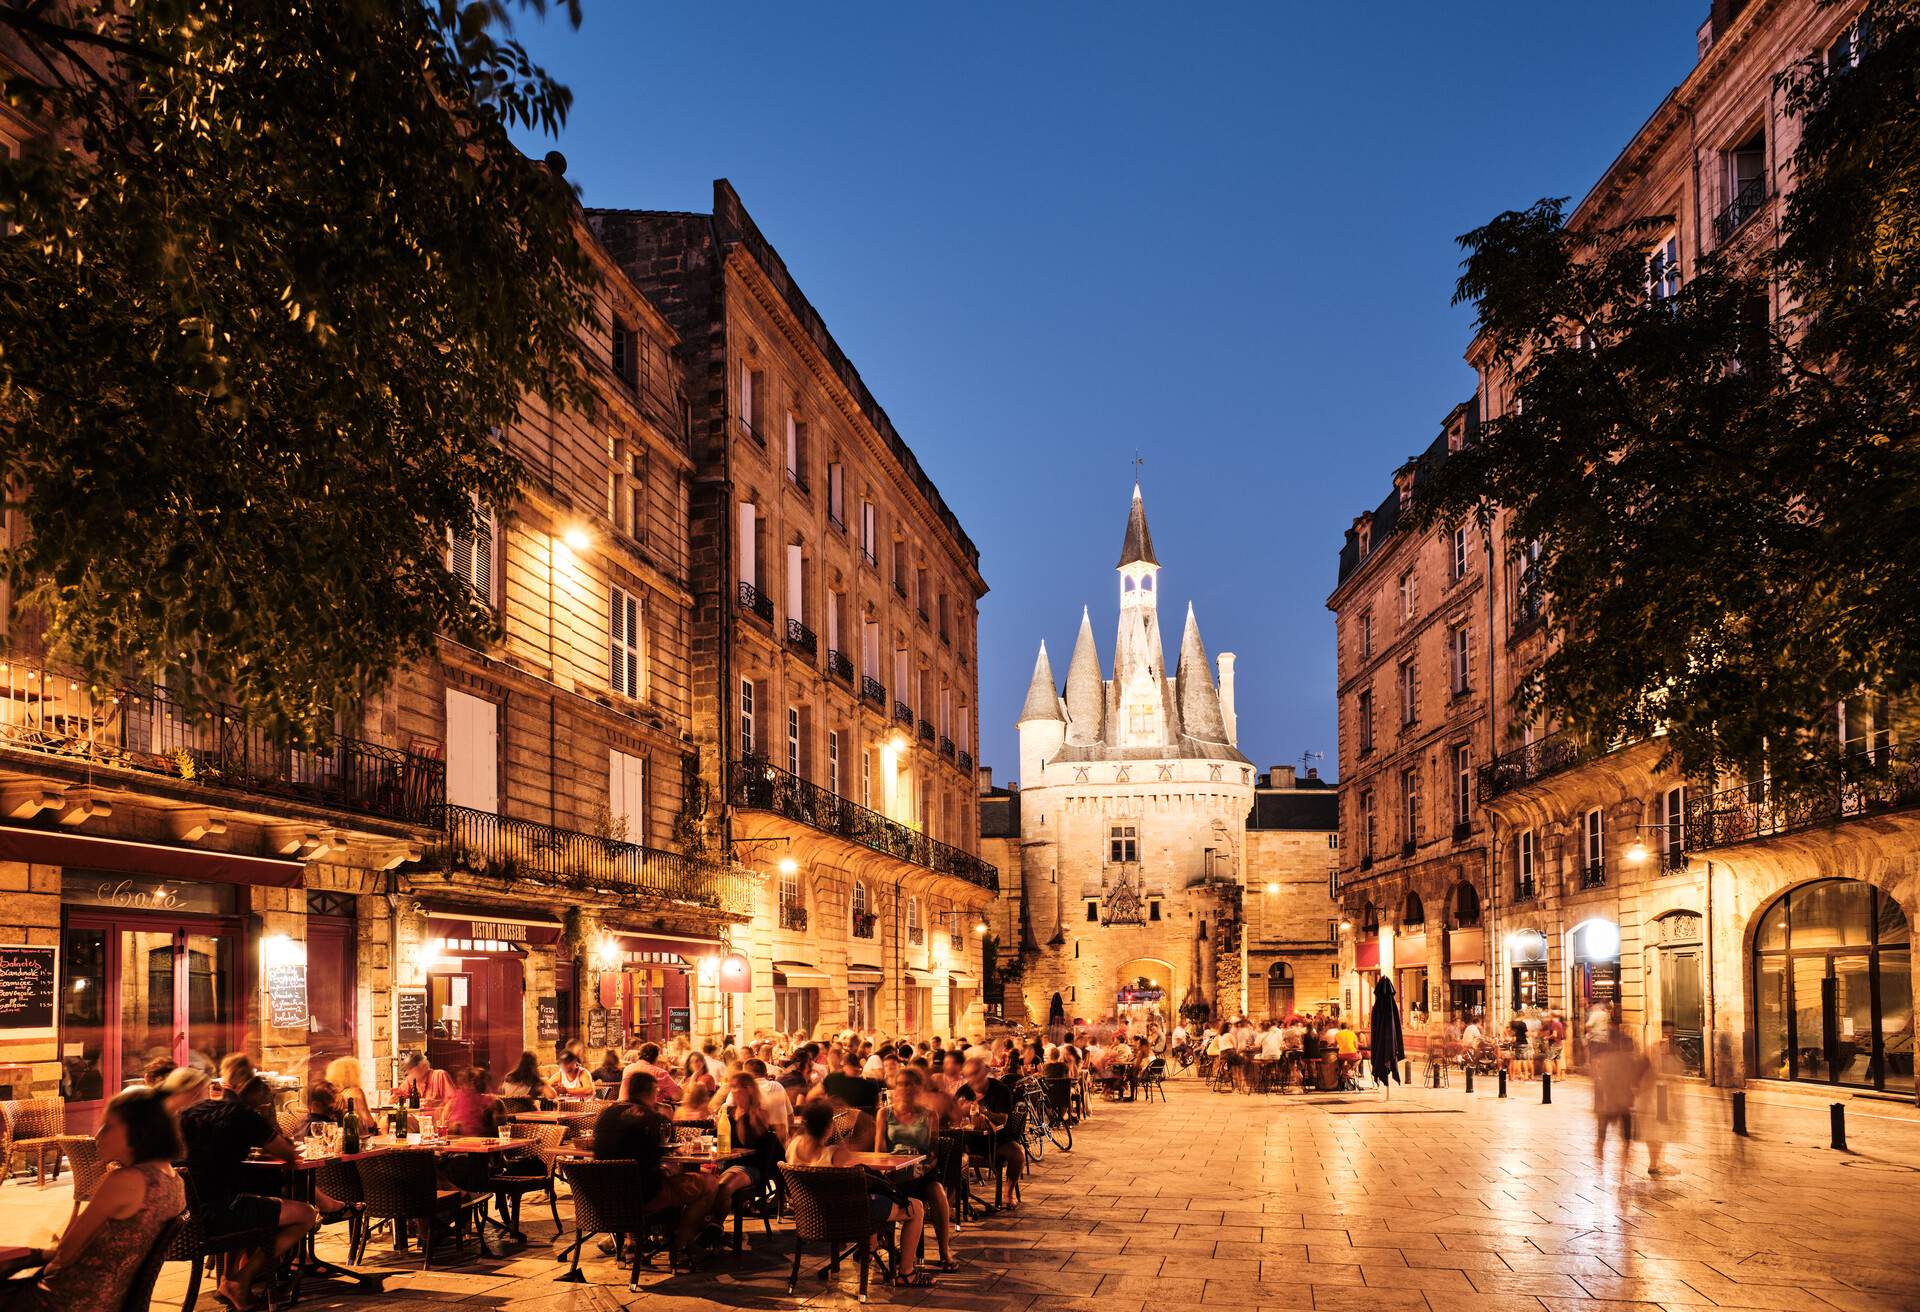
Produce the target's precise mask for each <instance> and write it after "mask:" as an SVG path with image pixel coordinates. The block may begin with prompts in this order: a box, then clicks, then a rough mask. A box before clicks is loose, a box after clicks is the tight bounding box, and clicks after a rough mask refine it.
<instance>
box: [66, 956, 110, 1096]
mask: <svg viewBox="0 0 1920 1312" xmlns="http://www.w3.org/2000/svg"><path fill="white" fill-rule="evenodd" d="M62 941H63V947H62V950H61V954H60V964H61V965H62V967H64V969H65V975H64V980H63V986H62V991H61V998H60V1036H61V1042H62V1043H63V1044H64V1045H65V1048H64V1051H65V1053H66V1059H65V1060H64V1061H63V1062H62V1063H61V1070H60V1096H61V1097H62V1098H65V1099H66V1100H67V1101H68V1102H93V1101H94V1100H96V1099H99V1098H103V1097H105V1096H106V1085H105V1080H106V1072H105V1070H104V1063H105V1061H106V1052H105V1046H106V1041H107V931H106V930H104V929H94V928H86V929H69V930H68V931H67V932H66V934H65V935H64V937H63V940H62Z"/></svg>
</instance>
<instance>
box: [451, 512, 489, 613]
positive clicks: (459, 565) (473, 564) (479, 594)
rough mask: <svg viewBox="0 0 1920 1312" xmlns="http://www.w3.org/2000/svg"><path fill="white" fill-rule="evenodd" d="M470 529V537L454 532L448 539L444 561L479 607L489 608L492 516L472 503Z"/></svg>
mask: <svg viewBox="0 0 1920 1312" xmlns="http://www.w3.org/2000/svg"><path fill="white" fill-rule="evenodd" d="M473 510H474V520H475V522H474V526H473V532H472V533H470V534H469V533H463V532H461V531H460V530H459V529H457V528H456V529H454V530H453V534H452V537H451V538H450V539H449V540H450V541H451V543H452V545H453V551H452V555H451V557H450V559H449V561H448V564H449V566H450V567H451V568H452V570H453V572H454V573H455V574H456V575H458V576H459V577H460V579H461V580H462V581H463V582H465V583H466V585H467V586H468V587H469V588H471V589H472V590H473V595H474V597H475V598H477V599H478V600H479V601H480V603H481V604H482V605H485V606H491V605H493V528H494V521H493V512H492V511H490V510H487V509H486V508H484V507H483V506H481V505H480V504H479V502H477V501H476V502H475V503H474V507H473Z"/></svg>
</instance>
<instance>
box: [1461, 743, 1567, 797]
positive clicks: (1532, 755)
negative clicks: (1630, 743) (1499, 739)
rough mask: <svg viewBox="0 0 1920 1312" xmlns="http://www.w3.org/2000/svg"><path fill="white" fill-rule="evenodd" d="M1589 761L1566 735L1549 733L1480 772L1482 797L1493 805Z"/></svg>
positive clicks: (1495, 760) (1479, 783)
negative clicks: (1513, 792) (1508, 794)
mask: <svg viewBox="0 0 1920 1312" xmlns="http://www.w3.org/2000/svg"><path fill="white" fill-rule="evenodd" d="M1586 758H1587V753H1586V750H1585V748H1584V747H1583V746H1582V745H1581V744H1580V743H1579V742H1577V741H1576V740H1575V739H1574V738H1573V736H1572V735H1570V734H1567V733H1564V732H1562V733H1554V734H1548V735H1547V736H1546V737H1545V738H1538V739H1535V740H1534V741H1533V742H1530V743H1528V744H1527V745H1526V746H1525V747H1518V748H1515V749H1514V750H1513V751H1511V752H1503V753H1501V754H1500V755H1499V756H1496V757H1494V758H1493V760H1491V761H1489V762H1487V764H1485V765H1483V766H1481V767H1480V768H1479V771H1478V775H1479V778H1478V786H1479V798H1480V800H1481V801H1482V802H1491V801H1492V800H1493V799H1494V798H1496V797H1499V796H1500V795H1501V794H1503V793H1510V792H1512V791H1513V790H1514V789H1516V788H1520V787H1523V786H1524V785H1526V784H1531V783H1535V782H1538V781H1539V780H1541V779H1545V778H1546V777H1547V776H1548V775H1550V774H1557V773H1559V772H1560V771H1562V770H1565V769H1567V768H1569V767H1570V766H1575V765H1578V764H1580V762H1581V761H1583V760H1585V759H1586Z"/></svg>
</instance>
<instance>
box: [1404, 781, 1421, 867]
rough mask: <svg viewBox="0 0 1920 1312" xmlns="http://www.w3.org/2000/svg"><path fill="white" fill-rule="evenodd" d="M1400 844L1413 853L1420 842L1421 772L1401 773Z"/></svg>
mask: <svg viewBox="0 0 1920 1312" xmlns="http://www.w3.org/2000/svg"><path fill="white" fill-rule="evenodd" d="M1400 803H1401V814H1400V842H1401V846H1402V847H1403V848H1405V849H1407V850H1408V851H1409V852H1410V851H1412V849H1413V846H1414V844H1416V843H1418V842H1419V841H1420V772H1419V771H1418V770H1402V771H1401V772H1400Z"/></svg>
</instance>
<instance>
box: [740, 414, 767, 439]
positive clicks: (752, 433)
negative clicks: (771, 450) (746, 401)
mask: <svg viewBox="0 0 1920 1312" xmlns="http://www.w3.org/2000/svg"><path fill="white" fill-rule="evenodd" d="M740 431H741V432H743V433H745V434H746V435H747V436H748V437H750V438H752V439H753V440H754V441H756V442H758V443H759V444H760V445H761V446H763V447H764V446H766V444H767V439H766V438H765V437H763V436H761V433H760V430H759V429H757V428H755V427H754V426H753V421H752V420H750V419H748V418H747V417H746V416H745V415H742V416H740Z"/></svg>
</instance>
